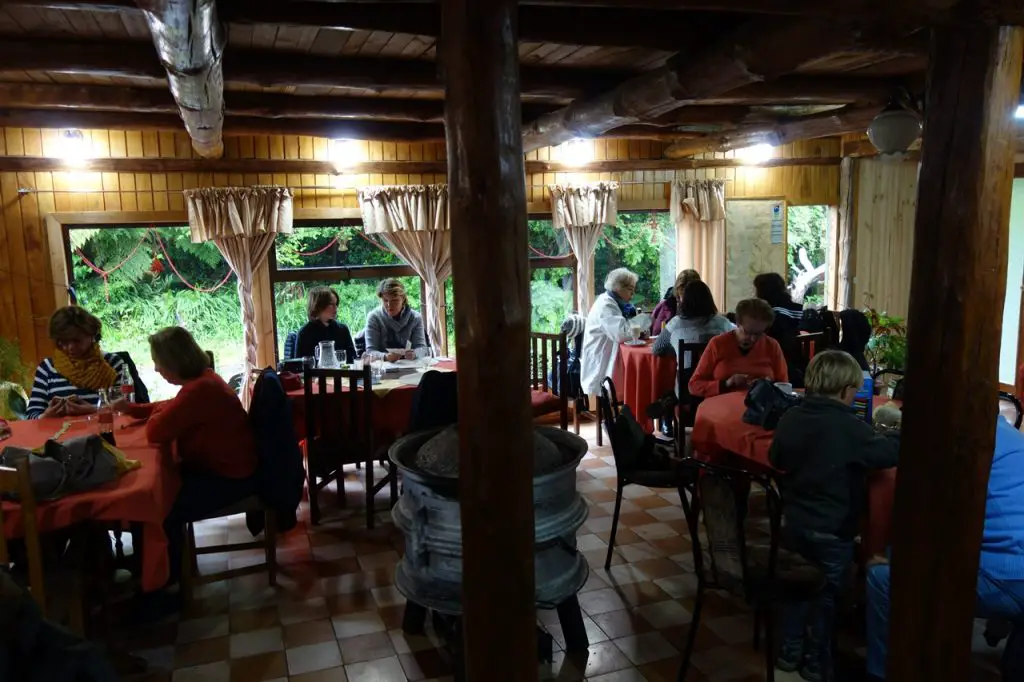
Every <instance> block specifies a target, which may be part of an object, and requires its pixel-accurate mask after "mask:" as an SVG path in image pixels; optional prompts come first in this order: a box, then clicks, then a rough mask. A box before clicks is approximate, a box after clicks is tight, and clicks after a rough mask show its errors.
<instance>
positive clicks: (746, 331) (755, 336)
mask: <svg viewBox="0 0 1024 682" xmlns="http://www.w3.org/2000/svg"><path fill="white" fill-rule="evenodd" d="M737 329H739V330H740V331H741V332H743V335H744V336H746V337H748V338H751V339H759V338H761V337H762V336H765V335H766V334H767V333H768V330H766V329H762V330H761V331H756V332H755V331H750V330H749V329H747V328H746V327H737Z"/></svg>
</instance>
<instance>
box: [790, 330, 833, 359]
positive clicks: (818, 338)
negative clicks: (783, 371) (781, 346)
mask: <svg viewBox="0 0 1024 682" xmlns="http://www.w3.org/2000/svg"><path fill="white" fill-rule="evenodd" d="M829 336H830V335H829V334H826V333H825V332H814V333H813V334H798V335H797V337H796V340H797V343H799V344H800V357H802V358H803V363H804V367H807V365H808V364H809V363H810V362H811V358H813V357H814V354H815V353H820V352H821V351H823V350H826V349H827V348H828V347H829Z"/></svg>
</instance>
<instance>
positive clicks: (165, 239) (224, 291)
mask: <svg viewBox="0 0 1024 682" xmlns="http://www.w3.org/2000/svg"><path fill="white" fill-rule="evenodd" d="M67 235H68V240H67V243H66V247H67V253H68V259H69V263H70V265H71V273H70V278H71V285H72V287H73V288H74V291H75V298H76V301H77V302H78V304H79V305H81V306H82V307H84V308H86V309H87V310H88V311H89V312H91V313H92V314H93V315H95V316H96V317H98V318H99V319H100V321H102V322H103V340H102V342H101V346H102V348H103V350H104V351H107V352H128V353H129V354H130V355H131V357H132V360H133V361H134V362H135V364H136V366H137V367H138V370H139V377H140V379H141V380H142V382H143V383H144V384H145V385H146V388H147V389H148V391H149V396H150V399H151V400H162V399H166V398H171V397H173V396H174V395H175V394H177V392H178V387H176V386H172V385H170V384H168V383H167V382H166V381H164V379H163V378H162V377H160V375H158V374H157V373H156V370H155V369H154V368H153V362H152V359H151V357H150V352H149V336H150V335H151V334H153V333H154V332H156V331H158V330H160V329H162V328H164V327H169V326H172V325H180V326H182V327H184V328H186V329H188V330H189V331H190V332H191V333H192V335H193V336H194V337H195V339H196V341H197V342H198V343H199V345H200V346H202V347H203V348H205V349H207V350H210V351H212V352H213V354H214V356H215V358H216V363H217V372H218V373H219V374H220V375H221V376H223V377H225V378H227V379H229V378H231V377H232V376H234V375H236V374H240V373H241V372H242V368H243V366H244V364H245V359H244V349H243V346H242V323H241V318H240V314H239V305H238V288H237V287H236V286H235V277H234V275H233V274H232V273H231V270H230V268H228V264H227V263H226V262H225V261H224V258H223V257H222V256H221V255H220V251H218V250H217V247H216V246H215V245H214V244H213V243H212V242H203V243H200V244H193V243H192V241H191V239H190V237H189V229H188V228H187V227H160V228H155V227H152V228H143V227H103V228H98V229H97V228H76V227H71V228H70V229H68V231H67Z"/></svg>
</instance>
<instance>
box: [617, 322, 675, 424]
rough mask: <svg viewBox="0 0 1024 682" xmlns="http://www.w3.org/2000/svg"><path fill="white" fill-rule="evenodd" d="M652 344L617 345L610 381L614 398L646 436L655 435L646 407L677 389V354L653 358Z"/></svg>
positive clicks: (643, 342)
mask: <svg viewBox="0 0 1024 682" xmlns="http://www.w3.org/2000/svg"><path fill="white" fill-rule="evenodd" d="M653 344H654V341H653V340H650V339H648V340H644V341H639V342H637V343H635V344H634V343H632V342H630V341H626V342H624V343H621V344H619V352H618V355H616V357H615V368H614V371H613V372H612V381H613V382H614V383H615V392H616V394H617V395H616V397H617V398H618V399H619V402H621V403H623V404H625V405H628V406H629V409H630V411H631V412H632V413H633V416H634V417H636V420H637V421H638V422H639V423H640V426H642V427H643V429H644V431H646V432H647V433H652V432H653V431H654V422H653V420H651V419H649V418H648V417H647V407H648V405H650V404H651V403H653V402H654V401H656V400H658V399H659V398H661V397H662V396H664V395H665V394H666V393H672V392H673V391H675V389H676V354H675V353H669V354H667V355H660V356H658V355H654V354H653V353H651V346H652V345H653Z"/></svg>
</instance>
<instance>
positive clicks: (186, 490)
mask: <svg viewBox="0 0 1024 682" xmlns="http://www.w3.org/2000/svg"><path fill="white" fill-rule="evenodd" d="M256 490H257V486H256V477H255V476H252V477H250V478H225V477H223V476H211V475H209V474H197V473H186V472H185V471H182V473H181V490H179V491H178V496H177V497H176V498H174V506H173V507H171V512H170V514H168V515H167V518H166V519H164V532H165V533H167V555H168V557H169V559H170V562H171V567H170V568H171V576H170V579H169V580H168V581H167V582H168V584H170V585H173V584H174V583H176V582H178V580H180V579H181V551H182V545H183V544H184V538H183V536H182V533H183V529H184V526H185V524H186V523H187V522H189V521H198V520H200V519H203V518H206V517H208V516H209V515H210V514H214V513H216V512H217V511H219V510H221V509H224V508H225V507H227V506H229V505H232V504H235V503H237V502H241V501H242V500H244V499H245V498H247V497H249V496H250V495H255V494H256Z"/></svg>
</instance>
